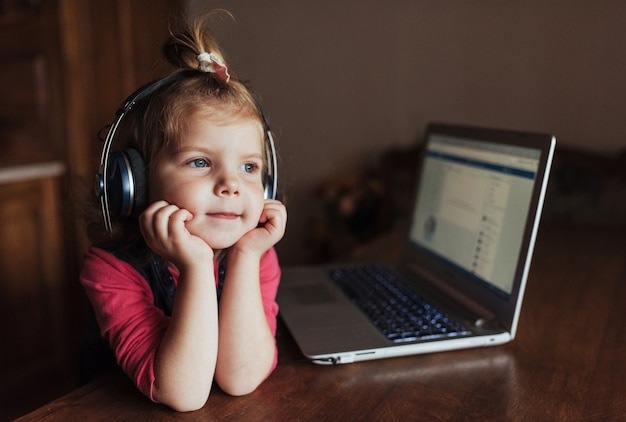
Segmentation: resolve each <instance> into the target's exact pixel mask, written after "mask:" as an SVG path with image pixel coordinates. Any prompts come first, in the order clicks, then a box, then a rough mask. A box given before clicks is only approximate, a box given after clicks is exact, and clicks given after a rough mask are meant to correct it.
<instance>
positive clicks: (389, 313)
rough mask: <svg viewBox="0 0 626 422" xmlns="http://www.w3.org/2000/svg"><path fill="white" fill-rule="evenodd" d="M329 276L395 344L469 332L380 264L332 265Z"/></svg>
mask: <svg viewBox="0 0 626 422" xmlns="http://www.w3.org/2000/svg"><path fill="white" fill-rule="evenodd" d="M328 275H329V276H330V278H331V279H332V280H333V281H334V282H335V283H336V284H337V286H339V288H340V289H341V290H342V291H343V292H344V293H345V294H346V295H347V296H348V297H349V298H350V300H351V301H352V303H354V304H355V305H356V306H357V307H358V308H360V309H361V310H362V311H363V312H364V313H365V315H367V317H368V318H369V319H370V321H372V323H373V324H374V325H375V326H376V327H377V328H378V329H379V330H380V332H381V333H382V334H383V335H384V336H385V337H387V338H388V339H389V340H391V341H393V342H395V343H402V342H409V341H416V340H428V339H435V338H442V337H456V336H462V335H465V334H468V333H469V332H468V331H467V330H465V329H463V328H462V327H461V325H459V324H458V323H456V322H455V321H453V320H452V319H451V318H449V317H448V316H446V315H445V314H443V313H442V312H440V311H439V310H438V309H437V308H436V307H435V306H433V305H431V304H430V303H428V301H426V299H424V298H423V297H421V296H420V295H418V294H417V293H415V292H414V291H413V290H411V289H410V288H409V287H408V286H407V285H406V284H405V283H404V282H403V281H401V280H400V279H399V278H398V277H396V276H395V275H394V274H392V273H391V272H390V271H389V270H387V269H386V268H385V267H384V266H382V265H364V266H351V267H341V268H333V269H329V270H328Z"/></svg>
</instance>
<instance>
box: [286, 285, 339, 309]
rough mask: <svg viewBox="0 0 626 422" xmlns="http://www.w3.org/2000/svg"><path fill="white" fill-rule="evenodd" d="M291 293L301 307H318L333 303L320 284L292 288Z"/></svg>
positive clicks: (327, 292)
mask: <svg viewBox="0 0 626 422" xmlns="http://www.w3.org/2000/svg"><path fill="white" fill-rule="evenodd" d="M291 292H292V293H293V295H294V297H295V298H296V299H297V300H298V302H300V303H301V304H303V305H319V304H321V303H328V302H332V301H334V299H333V297H332V295H331V294H330V292H329V291H328V290H327V289H326V287H324V286H323V285H322V284H310V285H308V286H298V287H293V288H292V289H291Z"/></svg>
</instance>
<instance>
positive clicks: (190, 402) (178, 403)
mask: <svg viewBox="0 0 626 422" xmlns="http://www.w3.org/2000/svg"><path fill="white" fill-rule="evenodd" d="M208 399H209V396H207V397H206V398H204V399H202V398H200V399H198V400H194V399H189V398H182V399H180V400H172V401H171V402H170V403H163V404H165V405H167V406H168V407H170V408H171V409H173V410H175V411H177V412H181V413H182V412H193V411H196V410H200V409H202V408H203V407H204V405H205V404H206V402H207V400H208Z"/></svg>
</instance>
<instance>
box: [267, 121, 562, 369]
mask: <svg viewBox="0 0 626 422" xmlns="http://www.w3.org/2000/svg"><path fill="white" fill-rule="evenodd" d="M555 146H556V139H555V137H554V136H552V135H549V134H541V133H526V132H519V131H510V130H502V129H489V128H479V127H469V126H460V125H449V124H439V123H433V124H430V125H428V127H427V129H426V134H425V138H424V144H423V146H422V147H423V148H422V157H421V160H420V165H419V166H418V167H419V169H416V177H417V180H416V183H415V185H416V192H415V193H414V197H415V202H414V208H413V211H412V216H411V222H410V228H409V230H408V234H407V236H406V248H405V252H404V254H403V257H402V258H401V259H399V261H398V262H380V263H375V262H372V263H363V262H361V263H359V264H345V265H343V264H342V265H339V264H332V265H326V266H323V265H318V266H291V267H289V266H288V267H285V268H283V273H282V280H281V284H280V287H279V289H278V294H277V302H278V305H279V308H280V317H281V318H282V320H283V321H284V323H285V325H286V327H287V329H288V330H289V331H290V333H291V334H292V336H293V338H294V339H295V341H296V343H297V344H298V346H299V348H300V350H301V351H302V353H303V354H304V355H305V356H306V357H307V358H308V359H310V360H311V361H313V362H315V363H320V364H344V363H351V362H358V361H365V360H372V359H382V358H390V357H396V356H406V355H415V354H422V353H432V352H441V351H448V350H455V349H466V348H474V347H483V346H494V345H499V344H504V343H507V342H510V341H512V340H513V339H514V338H515V334H516V329H517V325H518V320H519V316H520V311H521V308H522V299H523V296H524V289H525V287H526V280H527V277H528V273H529V269H530V265H531V258H532V255H533V247H534V243H535V238H536V236H537V230H538V227H539V221H540V216H541V209H542V205H543V202H544V196H545V193H546V188H547V183H548V176H549V173H550V166H551V162H552V157H553V155H554V149H555ZM379 302H381V303H379ZM385 312H388V313H390V314H391V315H385Z"/></svg>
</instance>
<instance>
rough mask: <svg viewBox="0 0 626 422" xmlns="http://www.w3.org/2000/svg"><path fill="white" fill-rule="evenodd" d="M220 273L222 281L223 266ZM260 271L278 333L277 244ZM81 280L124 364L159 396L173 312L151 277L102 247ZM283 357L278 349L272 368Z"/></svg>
mask: <svg viewBox="0 0 626 422" xmlns="http://www.w3.org/2000/svg"><path fill="white" fill-rule="evenodd" d="M170 272H171V273H172V275H173V277H174V283H175V284H178V274H177V272H176V271H174V270H172V269H170ZM215 272H216V274H215V280H216V283H217V278H218V277H217V266H216V271H215ZM259 275H260V281H261V296H262V299H263V307H264V309H265V317H266V318H267V324H268V326H269V328H270V330H271V332H272V334H273V335H274V336H276V316H277V314H278V304H277V303H276V300H275V299H276V291H277V289H278V284H279V282H280V267H279V265H278V257H277V255H276V251H275V250H274V248H271V249H270V250H268V251H267V252H266V253H265V255H263V257H262V258H261V269H260V274H259ZM80 280H81V284H82V285H83V287H84V288H85V291H86V293H87V296H88V297H89V300H90V301H91V304H92V306H93V309H94V312H95V314H96V319H97V320H98V324H99V326H100V332H101V334H102V336H103V337H104V338H105V339H106V340H107V342H108V343H109V344H110V345H111V348H112V349H113V351H114V352H115V356H116V358H117V362H118V364H119V365H120V367H121V368H122V369H123V370H124V372H125V373H126V374H127V375H128V376H129V377H130V378H131V379H132V380H133V381H134V382H135V384H136V385H137V388H139V390H140V391H141V392H143V393H144V394H145V395H146V396H148V397H150V399H151V400H153V401H154V398H153V396H152V386H153V384H154V378H155V376H154V361H155V356H156V350H157V348H158V346H159V344H160V343H161V339H162V338H163V335H164V334H165V330H166V328H167V326H168V324H169V317H167V316H165V315H164V313H163V311H162V310H161V309H159V308H158V307H156V306H155V305H154V297H153V295H152V290H151V289H150V286H149V284H148V282H147V281H146V280H145V279H144V278H143V277H142V276H141V274H139V272H137V270H135V268H133V266H132V265H130V264H128V263H126V262H125V261H122V260H119V259H117V258H116V257H115V256H114V255H112V254H110V253H108V252H105V251H104V250H102V249H100V248H97V247H91V248H90V249H89V250H88V251H87V254H86V256H85V262H84V266H83V270H82V272H81V277H80ZM277 361H278V353H277V352H275V354H274V363H273V365H272V369H271V370H270V373H271V372H272V371H273V370H274V368H275V367H276V363H277ZM268 376H269V374H268Z"/></svg>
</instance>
